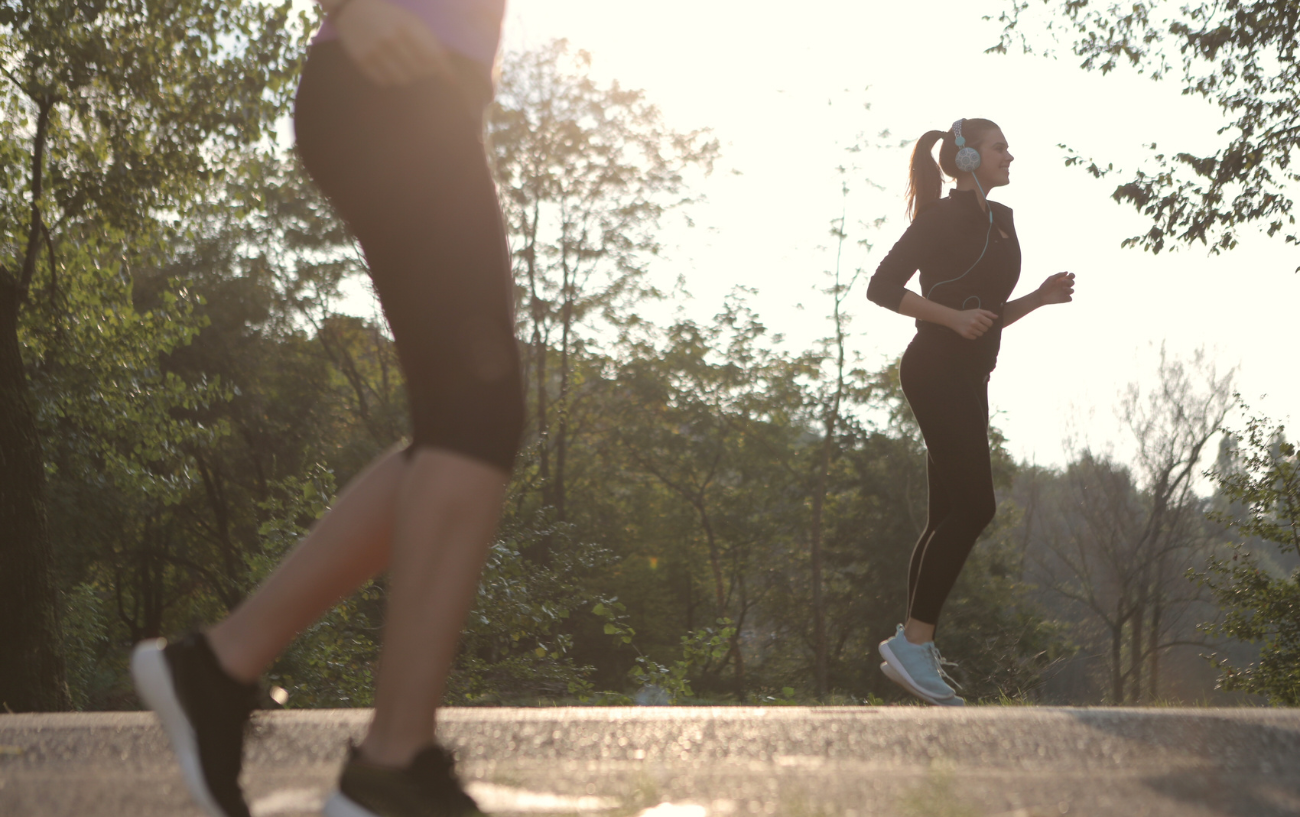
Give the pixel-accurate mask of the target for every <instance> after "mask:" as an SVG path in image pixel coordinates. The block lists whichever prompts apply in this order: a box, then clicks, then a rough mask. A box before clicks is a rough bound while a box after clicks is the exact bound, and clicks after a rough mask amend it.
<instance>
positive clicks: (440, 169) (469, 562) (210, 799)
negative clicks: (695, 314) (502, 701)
mask: <svg viewBox="0 0 1300 817" xmlns="http://www.w3.org/2000/svg"><path fill="white" fill-rule="evenodd" d="M503 1H504V0H322V2H323V4H324V6H325V11H326V15H327V22H326V24H325V26H324V27H323V28H322V29H321V32H320V33H319V34H318V35H317V37H316V40H315V41H314V42H313V44H312V45H311V48H310V51H309V54H308V58H307V62H306V66H305V67H304V69H303V75H302V80H301V83H300V85H299V87H298V94H297V100H296V107H295V112H294V126H295V131H296V133H297V139H298V151H299V154H300V156H301V158H302V161H303V164H304V165H305V166H306V168H307V170H308V172H309V173H310V174H311V176H312V178H313V179H314V180H315V181H316V183H317V184H318V185H319V186H320V188H321V190H322V191H323V192H324V193H325V194H326V195H327V196H328V197H329V199H330V200H331V201H332V203H333V204H334V207H335V208H336V210H337V212H338V213H339V214H340V215H341V216H342V217H343V219H344V220H345V221H346V222H347V224H348V226H349V228H350V229H351V231H352V232H353V234H354V235H355V236H356V238H357V239H358V241H359V242H360V244H361V246H362V248H363V249H364V251H365V255H366V260H367V263H368V266H369V269H370V275H371V278H372V279H373V281H374V285H375V290H376V292H377V293H378V295H379V299H380V301H381V303H382V304H383V307H384V311H385V314H386V315H387V318H388V323H389V326H390V328H391V330H392V333H393V337H394V339H395V342H396V345H397V351H398V356H399V359H400V361H401V365H402V370H403V373H404V374H405V379H406V389H407V392H408V395H409V401H410V414H411V424H412V435H411V440H412V441H411V443H410V445H409V446H408V447H407V448H405V450H401V451H392V452H390V453H388V454H386V455H384V456H382V457H380V458H379V459H378V460H376V461H375V462H374V463H372V464H371V465H370V466H369V467H368V468H367V470H366V471H365V472H363V473H362V474H361V475H360V476H358V477H357V478H356V479H354V480H353V481H352V482H351V483H350V484H349V485H348V486H347V487H346V488H345V489H344V491H343V492H342V493H341V494H340V495H339V497H338V498H337V500H336V501H335V503H334V505H333V507H332V508H331V509H330V511H329V513H328V514H326V515H325V517H324V518H322V519H321V520H320V522H319V523H318V524H317V525H316V526H315V527H314V528H313V530H312V531H311V533H310V534H309V535H308V536H307V537H306V538H305V539H304V540H303V541H302V543H301V544H300V545H299V546H298V548H297V549H296V550H295V551H294V552H293V553H292V554H291V555H290V556H289V557H288V558H286V559H285V561H284V562H283V563H282V564H281V565H280V566H279V567H278V568H277V570H276V571H275V573H273V574H272V575H271V576H270V577H269V578H268V579H267V580H266V582H265V583H264V584H263V585H262V586H261V587H260V588H258V590H257V592H256V593H254V594H253V595H252V596H251V597H250V598H248V599H247V600H246V601H244V603H243V604H241V605H240V606H239V607H238V608H237V609H236V610H235V611H234V612H233V613H232V614H231V615H230V616H229V617H228V618H226V619H225V620H224V621H222V622H220V623H218V624H217V625H216V626H214V627H212V628H210V629H208V630H207V631H206V632H203V633H194V634H191V635H189V636H187V637H186V638H184V639H182V640H180V641H178V642H176V643H172V644H167V643H166V642H163V641H161V640H160V641H152V642H144V643H142V644H140V645H139V646H138V647H137V648H136V651H135V654H134V656H133V658H132V674H133V676H134V679H135V683H136V688H137V690H138V691H139V693H140V696H141V697H142V698H143V699H144V701H145V702H146V703H147V704H148V706H149V707H150V708H152V709H153V710H154V711H155V712H157V713H158V716H159V718H160V719H161V721H162V723H163V726H164V728H165V729H166V731H167V733H168V736H169V738H170V739H171V742H172V747H173V749H174V751H175V752H176V755H177V757H178V759H179V761H180V764H181V768H182V772H183V774H184V776H185V781H186V784H187V785H188V787H189V789H190V792H191V793H192V794H193V796H194V798H195V799H196V800H197V801H198V802H199V804H200V805H201V806H202V807H203V808H204V810H205V811H206V812H207V813H208V814H210V815H212V817H247V815H248V814H249V811H248V807H247V805H246V803H245V801H244V798H243V795H242V793H241V791H240V788H239V781H238V777H239V770H240V764H241V752H242V736H243V731H244V726H245V724H246V722H247V721H248V718H249V715H250V712H251V710H252V709H253V707H254V705H255V696H256V690H257V686H256V681H257V679H258V677H259V676H260V675H261V674H262V672H263V671H264V670H265V669H266V668H267V667H268V666H269V665H270V663H271V662H272V661H273V660H274V659H275V657H276V656H277V655H279V654H280V652H281V651H282V650H283V649H284V648H285V647H286V646H287V645H288V644H289V642H290V641H291V640H292V639H293V638H294V637H295V636H296V635H297V634H298V632H300V631H301V630H302V629H303V628H304V627H306V626H307V625H308V624H310V623H311V622H312V621H314V620H316V619H317V618H318V617H319V616H320V615H321V614H323V613H324V612H325V611H326V610H328V609H329V608H330V607H332V606H333V605H334V604H335V603H336V602H337V601H338V600H339V599H340V598H341V597H343V596H345V595H347V594H349V593H351V592H352V591H354V590H355V589H356V588H357V587H358V586H360V585H361V584H362V583H364V582H365V581H367V580H368V579H370V578H371V577H373V576H374V575H376V574H377V573H379V572H381V571H383V570H385V569H387V571H388V575H389V585H388V588H389V589H388V598H387V605H388V607H387V613H386V617H385V624H384V643H383V651H382V654H381V657H380V661H379V670H378V675H377V681H376V690H375V714H374V719H373V720H372V721H371V724H370V727H369V730H368V731H367V733H366V735H365V738H364V739H363V740H362V742H361V743H360V745H358V746H355V747H353V748H352V749H351V751H350V752H349V755H348V759H347V761H346V763H345V765H344V767H343V771H342V775H341V777H340V780H339V787H338V791H337V792H335V793H334V794H333V795H332V796H331V798H330V799H329V800H328V802H327V803H326V805H325V814H326V815H328V817H378V815H384V817H405V815H424V817H429V815H438V816H439V817H461V816H462V815H475V814H479V811H478V809H477V807H476V806H475V804H474V801H473V800H472V799H470V798H469V796H468V795H466V794H465V793H464V791H463V790H462V788H461V786H460V784H459V783H458V782H457V779H456V776H455V773H454V770H453V767H452V761H451V757H450V756H449V755H448V754H447V753H446V752H445V751H444V750H442V749H441V748H440V747H438V745H437V744H436V743H435V742H434V716H435V712H436V709H437V705H438V702H439V701H440V700H441V697H442V694H443V689H444V685H445V681H446V677H447V673H448V670H449V668H450V666H451V662H452V659H453V657H454V654H455V650H456V643H457V637H458V635H459V633H460V629H461V626H462V624H463V621H464V618H465V615H466V613H467V612H468V609H469V607H470V605H471V603H472V601H473V599H474V596H475V587H476V584H477V581H478V576H479V574H480V572H481V570H482V566H483V563H484V560H485V558H486V554H487V550H488V546H489V544H490V542H491V539H492V536H493V534H494V532H495V528H496V524H497V519H498V516H499V513H500V509H501V503H502V497H503V495H504V492H505V488H506V483H507V481H508V479H509V475H510V471H511V468H512V466H513V463H514V457H515V452H516V448H517V446H518V442H519V437H520V433H521V428H522V423H523V397H522V387H521V384H520V379H519V362H518V358H517V351H516V346H515V338H514V320H513V314H512V308H513V307H512V304H513V286H512V282H511V277H510V258H509V252H508V248H507V246H506V241H505V232H504V227H503V224H502V220H501V213H500V210H499V208H498V205H497V199H496V189H495V187H494V185H493V182H492V177H491V175H490V173H489V170H488V166H487V161H486V157H485V154H484V148H483V141H482V124H483V123H482V117H483V111H484V108H485V106H486V105H487V103H488V102H489V100H490V98H491V95H492V68H493V64H494V61H495V57H496V50H497V45H498V40H499V38H500V30H501V19H502V15H503V11H504V9H503Z"/></svg>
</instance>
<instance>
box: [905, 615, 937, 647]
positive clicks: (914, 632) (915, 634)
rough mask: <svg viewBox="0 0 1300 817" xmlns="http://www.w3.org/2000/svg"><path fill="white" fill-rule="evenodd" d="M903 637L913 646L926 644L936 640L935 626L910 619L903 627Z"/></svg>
mask: <svg viewBox="0 0 1300 817" xmlns="http://www.w3.org/2000/svg"><path fill="white" fill-rule="evenodd" d="M903 635H904V637H906V638H907V640H908V641H910V642H912V643H913V644H924V643H925V642H927V641H933V640H934V625H933V624H926V623H925V622H924V621H917V620H916V619H914V618H909V619H908V620H907V623H906V624H904V625H903Z"/></svg>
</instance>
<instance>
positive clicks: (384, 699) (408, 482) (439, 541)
mask: <svg viewBox="0 0 1300 817" xmlns="http://www.w3.org/2000/svg"><path fill="white" fill-rule="evenodd" d="M507 479H508V477H507V474H506V473H505V472H503V471H501V470H500V469H498V468H496V467H494V466H491V465H488V464H486V463H484V462H482V461H479V460H476V459H471V458H469V457H465V456H463V455H460V454H455V453H452V452H449V451H444V450H440V449H421V450H419V451H418V452H417V453H416V454H415V455H414V456H413V457H412V458H411V461H410V463H409V465H408V466H407V474H406V476H405V478H404V479H403V482H402V487H401V492H400V495H399V498H398V503H397V506H398V507H397V515H396V518H397V525H396V528H395V530H394V533H393V540H392V562H391V568H390V572H389V586H388V614H387V618H386V623H385V628H384V648H383V654H382V656H381V658H380V662H379V677H378V681H377V684H376V690H375V717H374V720H373V721H372V722H371V724H370V731H369V732H368V733H367V734H366V737H365V740H364V741H362V744H361V751H362V754H363V756H364V757H365V758H366V760H368V761H369V762H372V763H375V764H379V765H385V766H405V765H406V764H407V763H408V762H409V761H410V760H411V758H412V757H413V756H414V755H415V753H416V752H417V751H419V750H420V749H422V748H424V747H425V746H427V745H428V744H429V743H430V742H432V740H433V732H434V713H435V711H436V709H437V706H438V703H439V702H440V701H441V700H442V695H443V690H444V689H445V686H446V680H447V673H448V671H449V670H450V668H451V662H452V659H453V658H454V657H455V653H456V644H457V641H458V638H459V636H460V630H461V627H462V626H463V624H464V621H465V616H466V615H467V614H468V612H469V608H470V607H471V605H472V604H473V601H474V597H475V593H476V588H477V586H478V579H479V574H480V573H481V572H482V569H483V562H484V561H485V559H486V557H487V551H488V546H489V545H490V544H491V541H492V536H493V534H494V532H495V530H496V525H497V520H498V517H499V516H500V513H501V503H502V500H503V498H504V496H505V489H506V483H507Z"/></svg>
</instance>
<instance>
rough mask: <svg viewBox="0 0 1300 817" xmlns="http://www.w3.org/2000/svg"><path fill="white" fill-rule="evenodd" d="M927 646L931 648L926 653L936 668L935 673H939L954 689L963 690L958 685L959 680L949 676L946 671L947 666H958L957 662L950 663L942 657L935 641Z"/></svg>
mask: <svg viewBox="0 0 1300 817" xmlns="http://www.w3.org/2000/svg"><path fill="white" fill-rule="evenodd" d="M927 646H928V647H929V649H928V650H927V651H926V652H927V653H928V654H929V656H930V661H931V664H932V666H933V667H934V670H935V672H938V673H939V677H940V678H943V679H944V680H945V681H947V682H948V683H950V684H952V685H953V687H954V688H956V689H961V684H959V683H957V679H955V678H953V677H952V676H951V675H949V674H948V672H947V670H945V669H944V667H945V666H949V667H955V666H957V662H956V661H948V660H946V659H945V658H944V657H943V656H942V655H940V654H939V648H938V647H937V646H935V643H934V642H933V641H931V642H930V643H929V644H928V645H927Z"/></svg>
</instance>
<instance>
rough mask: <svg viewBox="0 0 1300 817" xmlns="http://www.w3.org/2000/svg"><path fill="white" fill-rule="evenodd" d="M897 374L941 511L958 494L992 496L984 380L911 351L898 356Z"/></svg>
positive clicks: (927, 353) (940, 357)
mask: <svg viewBox="0 0 1300 817" xmlns="http://www.w3.org/2000/svg"><path fill="white" fill-rule="evenodd" d="M900 375H901V379H902V385H903V393H904V394H905V395H906V397H907V400H908V405H909V406H910V407H911V409H912V413H913V415H914V416H915V417H916V421H917V424H918V425H919V426H920V427H921V434H922V436H923V437H924V438H925V446H926V454H927V467H928V469H929V470H928V473H929V475H930V486H931V489H932V490H933V489H934V488H935V487H936V486H937V487H938V488H939V490H940V494H941V500H942V501H943V502H944V504H945V510H946V508H947V506H950V505H951V502H952V501H953V500H954V498H955V497H956V496H957V495H961V496H968V495H970V494H971V492H979V493H981V494H983V493H987V492H991V491H992V488H993V474H992V465H991V462H990V455H989V437H988V399H987V391H986V388H985V386H986V379H985V377H984V375H983V374H982V373H976V372H970V371H965V370H964V369H963V368H962V367H961V366H959V365H954V363H953V362H952V361H950V360H947V359H945V358H944V356H943V355H941V354H937V353H934V352H930V351H928V350H925V349H915V348H913V347H909V348H908V351H907V353H906V354H905V355H904V356H903V365H902V370H901V372H900Z"/></svg>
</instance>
